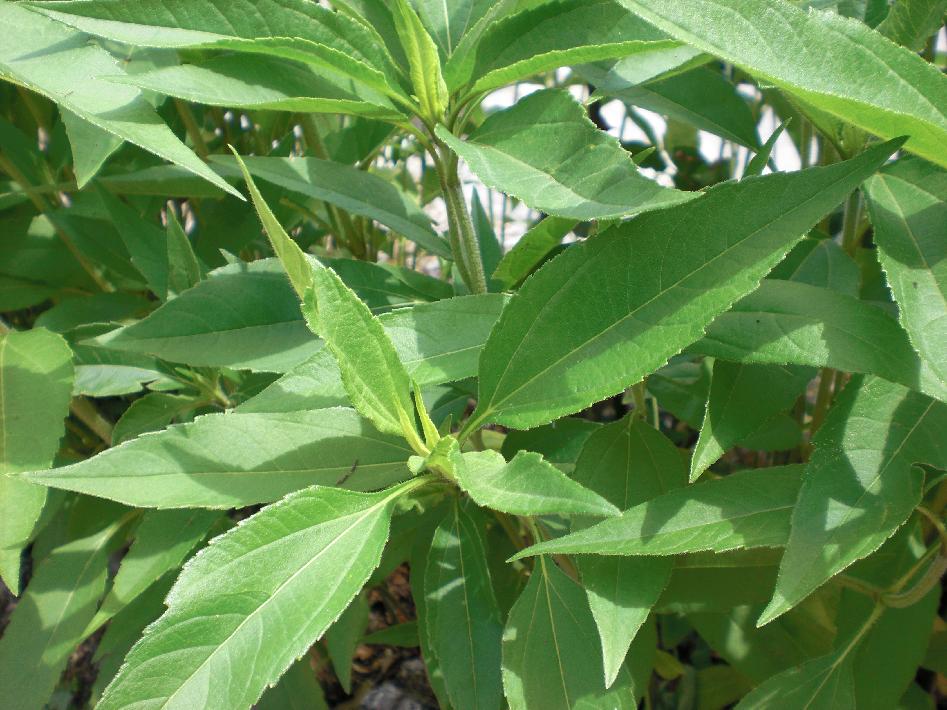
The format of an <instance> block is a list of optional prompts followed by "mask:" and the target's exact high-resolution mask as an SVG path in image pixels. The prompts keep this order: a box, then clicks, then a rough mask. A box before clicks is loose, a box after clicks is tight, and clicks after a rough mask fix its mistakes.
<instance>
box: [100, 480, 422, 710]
mask: <svg viewBox="0 0 947 710" xmlns="http://www.w3.org/2000/svg"><path fill="white" fill-rule="evenodd" d="M418 485H419V482H418V481H417V480H415V481H411V482H409V483H408V484H406V485H405V486H400V487H398V488H393V489H390V490H387V491H383V492H380V493H374V494H359V493H351V492H348V491H341V490H335V489H329V488H318V487H316V488H310V489H307V490H303V491H298V492H297V493H294V494H292V495H289V496H287V497H286V498H284V499H283V500H281V501H280V502H278V503H275V504H273V505H271V506H269V507H267V508H264V509H263V510H262V511H260V512H259V513H257V514H256V515H254V516H253V517H252V518H250V519H249V520H247V521H245V522H244V523H243V524H241V525H240V526H239V527H237V528H235V529H233V530H231V531H230V532H227V533H225V534H224V535H221V536H220V537H218V538H216V539H215V540H214V541H213V543H212V544H211V545H209V546H208V547H206V548H205V549H204V550H203V551H202V552H201V553H200V554H198V555H197V556H195V557H194V558H193V559H192V560H191V561H190V562H189V563H188V564H187V565H186V566H185V568H184V571H183V572H182V573H181V576H180V577H179V578H178V581H177V583H176V584H175V585H174V588H173V589H172V590H171V593H170V595H169V596H168V599H167V602H166V603H167V605H168V610H167V611H166V612H165V614H164V615H163V616H162V617H161V618H160V619H158V621H157V622H155V623H154V624H152V625H151V626H149V627H148V630H147V631H146V632H145V635H144V636H143V637H142V639H141V641H139V642H138V644H136V645H135V647H134V648H133V649H132V650H131V653H129V654H128V657H127V658H126V659H125V665H124V666H123V667H122V670H121V671H119V674H118V675H117V676H116V678H115V680H114V681H112V683H111V685H109V687H108V688H107V689H106V691H105V694H104V695H103V697H102V701H101V702H100V703H99V705H98V707H99V708H100V709H101V710H115V709H116V708H123V707H128V706H130V705H135V704H138V703H145V702H152V703H153V702H158V703H160V705H161V706H162V707H164V708H167V709H168V710H171V709H172V708H181V709H182V710H183V709H185V708H188V709H189V708H194V707H203V706H205V705H206V704H207V703H208V702H212V703H213V704H216V705H220V706H221V707H247V706H250V705H252V704H253V703H255V702H256V701H257V700H258V699H259V697H260V695H261V694H262V693H263V691H264V689H265V688H266V686H267V685H269V684H271V683H274V682H275V681H276V680H277V678H279V677H280V676H281V675H282V674H283V673H284V672H285V671H286V670H287V669H288V668H289V666H290V665H291V664H292V662H293V661H294V660H295V659H296V658H298V657H299V656H301V655H302V654H303V653H304V652H305V651H306V650H307V649H308V648H309V646H310V645H312V644H313V643H314V642H315V641H316V640H317V639H318V638H319V637H320V636H322V634H323V633H325V631H326V629H327V628H328V627H329V625H330V624H331V623H332V622H333V621H334V620H335V619H337V618H338V616H339V615H340V614H341V613H342V612H343V610H344V609H345V608H346V607H347V606H348V604H349V602H351V600H352V598H353V597H354V596H355V595H356V593H357V592H358V590H359V589H360V588H361V586H362V585H363V584H364V583H365V581H366V580H367V579H368V577H369V575H371V573H372V570H373V569H374V568H375V567H376V566H377V565H378V561H379V560H380V559H381V553H382V550H383V549H384V546H385V541H386V539H387V537H388V527H389V524H390V521H391V514H392V508H393V506H394V502H395V500H396V499H397V498H398V497H399V496H400V495H402V494H404V493H406V492H407V491H408V490H410V489H411V488H414V487H417V486H418ZM234 678H239V680H240V682H239V683H235V682H233V679H234ZM211 698H213V700H212V701H211V700H210V699H211Z"/></svg>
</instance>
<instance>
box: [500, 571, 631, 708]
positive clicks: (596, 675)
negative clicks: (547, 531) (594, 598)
mask: <svg viewBox="0 0 947 710" xmlns="http://www.w3.org/2000/svg"><path fill="white" fill-rule="evenodd" d="M630 685H631V676H630V674H629V672H628V670H627V669H626V668H622V670H621V673H620V676H619V679H618V681H617V683H616V685H615V686H614V687H612V688H611V690H606V688H605V684H604V673H603V670H602V654H601V651H600V649H599V644H598V639H597V638H596V633H595V621H594V619H593V618H592V613H591V612H590V611H589V607H588V602H587V601H586V599H585V595H584V594H583V593H582V588H581V587H580V586H579V585H578V584H576V583H575V582H573V581H572V580H571V579H569V577H567V576H566V575H565V574H564V573H563V572H562V571H561V570H560V569H559V568H558V567H557V566H556V565H555V564H554V563H553V562H552V561H551V560H547V559H546V558H545V557H540V558H539V560H538V561H537V562H536V567H535V569H534V570H533V573H532V574H531V575H530V577H529V582H528V583H527V585H526V589H524V590H523V593H522V594H521V595H520V598H519V599H517V601H516V604H514V605H513V609H512V610H511V611H510V616H509V619H508V620H507V622H506V628H505V629H504V632H503V687H504V689H505V691H506V699H507V701H508V702H509V704H510V708H511V710H526V708H603V709H604V708H612V709H614V708H629V709H630V708H635V707H637V703H636V702H635V699H634V694H633V693H631V692H630V688H629V686H630Z"/></svg>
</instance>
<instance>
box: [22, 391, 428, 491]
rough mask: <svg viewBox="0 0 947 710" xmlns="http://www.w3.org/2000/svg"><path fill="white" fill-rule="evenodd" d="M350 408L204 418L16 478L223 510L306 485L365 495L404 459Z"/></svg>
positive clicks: (398, 471) (400, 469) (394, 442)
mask: <svg viewBox="0 0 947 710" xmlns="http://www.w3.org/2000/svg"><path fill="white" fill-rule="evenodd" d="M411 453H412V452H411V450H410V449H408V448H407V447H406V446H405V445H404V443H403V442H402V441H400V440H399V439H398V438H395V437H390V436H386V435H384V434H380V433H378V432H377V431H376V430H375V429H374V428H373V427H372V426H371V425H370V424H368V422H366V421H365V420H363V419H361V418H360V417H359V416H358V415H357V414H356V413H355V412H353V411H352V410H351V409H343V408H341V407H339V408H333V409H318V410H315V411H310V412H290V413H286V414H237V413H227V414H210V415H206V416H203V417H198V418H197V419H195V420H194V421H193V422H192V423H190V424H178V425H174V426H172V427H169V428H168V429H166V430H165V431H162V432H159V433H156V434H151V435H148V436H143V437H140V438H138V439H133V440H131V441H129V442H126V443H124V444H121V445H120V446H116V447H114V448H112V449H108V450H107V451H103V452H102V453H101V454H98V455H97V456H93V457H92V458H91V459H87V460H85V461H80V462H79V463H76V464H73V465H71V466H65V467H62V468H57V469H53V470H52V471H48V472H41V471H37V472H34V473H31V474H29V476H28V477H27V478H25V479H24V480H27V479H28V480H31V481H34V482H36V483H40V484H42V485H46V486H51V487H54V488H64V489H66V490H71V491H78V492H80V493H87V494H89V495H96V496H101V497H103V498H109V499H111V500H118V501H121V502H124V503H127V504H129V505H135V506H138V507H143V508H182V507H195V508H231V507H240V506H244V505H252V504H254V503H267V502H270V501H273V500H276V499H278V498H279V497H280V496H283V495H285V494H287V493H290V492H292V491H295V490H299V489H300V488H305V487H306V486H311V485H313V484H319V485H324V486H332V485H337V481H338V480H339V479H340V478H342V477H343V476H346V475H347V474H351V475H347V478H346V479H345V485H346V487H348V488H353V489H356V490H372V489H377V488H381V487H383V486H386V485H389V484H391V483H393V482H395V481H398V480H401V479H403V478H405V477H406V476H407V474H408V470H407V468H406V467H405V461H407V459H408V457H409V456H410V455H411Z"/></svg>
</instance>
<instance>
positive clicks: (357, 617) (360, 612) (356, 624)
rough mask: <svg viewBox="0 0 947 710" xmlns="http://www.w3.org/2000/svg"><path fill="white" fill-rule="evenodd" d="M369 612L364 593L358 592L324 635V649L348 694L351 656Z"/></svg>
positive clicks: (350, 685)
mask: <svg viewBox="0 0 947 710" xmlns="http://www.w3.org/2000/svg"><path fill="white" fill-rule="evenodd" d="M369 613H370V610H369V608H368V601H367V600H366V599H365V594H364V593H362V594H359V595H358V596H356V597H355V599H353V600H352V603H351V604H349V605H348V608H346V610H345V611H343V612H342V616H340V617H339V618H338V619H336V620H335V623H334V624H332V626H330V627H329V630H328V631H326V635H325V642H326V650H327V651H328V652H329V658H330V659H331V660H332V668H333V669H334V670H335V675H336V676H337V677H338V679H339V683H341V684H342V689H343V690H344V691H345V692H346V693H349V694H351V692H352V656H353V655H354V654H355V648H356V647H357V646H358V644H359V640H360V639H361V638H362V633H363V632H364V631H365V627H366V626H368V617H369Z"/></svg>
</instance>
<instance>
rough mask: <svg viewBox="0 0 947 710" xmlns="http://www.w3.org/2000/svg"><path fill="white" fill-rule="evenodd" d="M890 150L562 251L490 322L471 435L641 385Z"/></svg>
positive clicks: (757, 184)
mask: <svg viewBox="0 0 947 710" xmlns="http://www.w3.org/2000/svg"><path fill="white" fill-rule="evenodd" d="M896 145H897V144H896V143H886V144H884V145H880V146H876V147H874V148H871V149H869V150H867V151H865V153H863V154H862V155H860V156H858V157H857V158H854V159H853V160H849V161H846V162H843V163H836V164H835V165H832V166H829V167H824V168H811V169H809V170H804V171H801V172H798V173H781V174H773V175H765V176H762V177H757V178H749V179H746V180H742V181H740V182H738V183H732V182H731V183H724V184H722V185H719V186H715V187H712V188H710V189H709V190H707V192H706V194H705V195H704V197H702V198H701V199H699V200H696V201H694V202H693V203H692V204H687V205H679V206H676V207H673V208H670V209H666V210H662V211H660V212H654V213H650V214H645V215H641V216H640V217H638V218H637V219H634V220H631V221H630V222H627V223H625V224H622V225H619V226H617V227H614V228H612V229H610V230H608V231H606V232H604V233H602V234H600V235H597V236H595V237H593V238H591V239H588V240H587V241H585V242H583V243H582V244H579V245H577V246H573V247H570V248H569V249H567V250H566V251H565V252H563V253H562V254H561V255H560V256H558V257H556V258H555V259H554V260H552V261H550V262H548V263H547V264H546V265H545V266H543V268H542V269H540V270H539V271H538V272H536V274H534V275H533V276H532V277H531V278H530V279H529V280H528V281H527V282H526V283H525V284H524V285H523V287H522V288H521V289H520V291H519V292H518V293H517V294H516V295H515V296H514V297H513V298H512V299H511V300H510V303H509V305H508V306H507V307H506V308H505V309H504V311H503V315H502V316H500V320H499V321H498V322H497V325H496V327H495V328H494V329H493V332H492V333H491V334H490V339H489V340H488V341H487V344H486V346H485V347H484V349H483V352H482V354H481V356H480V399H479V402H478V404H477V410H476V411H475V412H474V415H473V416H472V417H471V424H470V425H469V426H473V425H475V424H477V423H482V422H487V421H490V422H498V423H502V424H505V425H508V426H512V427H516V428H522V429H525V428H529V427H532V426H536V425H538V424H544V423H546V422H548V421H551V420H553V419H556V418H558V417H560V416H562V415H564V414H569V413H572V412H576V411H579V410H581V409H584V408H585V407H587V406H588V405H589V404H591V403H592V402H596V401H599V400H601V399H603V398H604V397H607V396H610V395H613V394H615V393H617V392H621V391H622V390H623V389H625V388H626V387H628V386H630V385H633V384H635V383H636V382H639V381H640V380H641V378H642V377H644V376H646V375H648V374H650V373H651V372H654V371H655V370H657V369H658V368H659V367H661V366H662V365H663V364H664V363H666V362H667V360H668V359H669V358H670V357H671V356H673V355H675V354H677V353H678V352H680V351H681V349H683V348H684V347H686V346H687V345H690V344H691V343H693V342H694V341H696V340H697V339H698V338H700V336H701V335H702V334H703V332H704V329H705V328H706V327H707V326H708V325H709V324H710V322H711V321H712V320H713V319H714V318H715V317H716V316H718V315H720V313H722V312H724V311H726V310H727V309H728V308H729V307H730V306H731V305H732V304H733V303H734V302H735V301H736V300H738V299H739V298H742V297H743V296H745V295H746V294H748V293H749V292H751V291H753V290H754V289H755V288H756V287H757V286H758V285H759V282H760V279H761V278H762V277H763V276H765V275H766V273H767V272H768V271H769V270H770V269H771V268H773V266H775V265H776V264H777V263H778V262H779V261H780V259H781V258H782V257H783V255H784V254H785V253H786V252H787V251H788V250H789V248H790V247H791V246H792V245H793V244H794V243H795V242H797V241H799V239H801V237H802V235H803V234H804V233H805V231H806V230H807V229H809V228H810V227H811V226H812V225H813V224H815V222H817V221H818V220H819V219H820V218H821V217H822V216H823V215H824V214H825V213H827V212H828V211H829V210H831V209H832V208H833V207H835V206H836V205H837V204H838V203H839V202H840V201H841V200H842V198H843V197H844V196H845V195H846V194H848V193H849V192H850V191H851V190H852V189H854V188H855V187H856V186H857V185H858V184H859V183H860V182H861V181H862V180H864V179H865V178H866V177H868V176H869V175H870V174H871V173H872V172H874V170H876V169H877V168H878V166H879V165H880V164H881V163H882V162H883V161H884V160H885V159H886V158H887V156H888V155H890V153H891V151H892V150H893V149H894V148H895V146H896ZM672 250H673V253H674V257H673V258H669V256H668V254H669V252H670V251H672ZM629 265H634V267H633V268H630V266H629ZM589 294H594V297H593V298H592V299H591V300H590V299H589ZM577 304H581V306H580V305H577Z"/></svg>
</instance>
